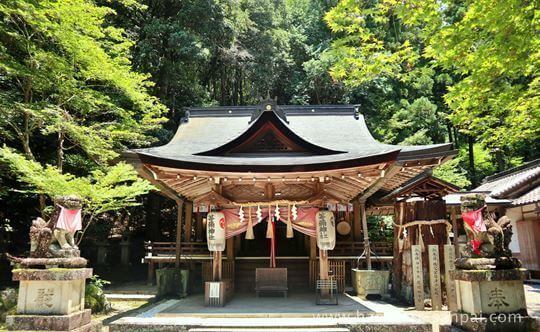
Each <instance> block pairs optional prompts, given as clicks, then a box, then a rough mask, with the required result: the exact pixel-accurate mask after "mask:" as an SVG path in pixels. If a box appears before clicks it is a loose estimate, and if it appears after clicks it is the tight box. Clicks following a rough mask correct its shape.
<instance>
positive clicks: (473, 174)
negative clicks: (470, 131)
mask: <svg viewBox="0 0 540 332" xmlns="http://www.w3.org/2000/svg"><path fill="white" fill-rule="evenodd" d="M467 138H468V141H469V171H470V176H471V184H472V186H473V188H475V187H476V185H477V183H476V180H477V179H476V169H475V167H474V138H473V137H472V136H468V137H467Z"/></svg>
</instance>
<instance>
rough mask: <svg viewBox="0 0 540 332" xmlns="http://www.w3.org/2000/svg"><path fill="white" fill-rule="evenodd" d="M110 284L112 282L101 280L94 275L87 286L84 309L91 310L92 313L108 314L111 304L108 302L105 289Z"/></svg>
mask: <svg viewBox="0 0 540 332" xmlns="http://www.w3.org/2000/svg"><path fill="white" fill-rule="evenodd" d="M108 284H110V281H107V280H103V279H101V278H99V276H98V275H97V274H94V275H93V276H92V277H91V278H90V280H89V281H88V283H87V284H86V288H85V293H84V307H85V308H86V309H91V310H92V313H106V312H109V311H110V310H111V309H112V308H111V303H110V302H109V301H108V300H107V297H106V296H105V292H103V287H104V286H106V285H108Z"/></svg>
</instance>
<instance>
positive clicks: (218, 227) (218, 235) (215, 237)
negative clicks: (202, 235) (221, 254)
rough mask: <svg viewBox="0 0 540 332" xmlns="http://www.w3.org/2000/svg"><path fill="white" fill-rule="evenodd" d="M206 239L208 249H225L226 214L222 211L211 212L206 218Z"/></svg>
mask: <svg viewBox="0 0 540 332" xmlns="http://www.w3.org/2000/svg"><path fill="white" fill-rule="evenodd" d="M206 241H207V243H208V250H210V251H223V250H225V215H224V214H223V213H221V212H209V213H208V216H207V220H206Z"/></svg>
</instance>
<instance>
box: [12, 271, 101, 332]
mask: <svg viewBox="0 0 540 332" xmlns="http://www.w3.org/2000/svg"><path fill="white" fill-rule="evenodd" d="M91 276H92V269H88V268H79V269H66V268H53V269H15V270H13V280H18V281H19V298H18V300H17V315H11V316H8V317H7V318H6V323H7V328H8V329H9V330H55V331H72V330H77V331H94V330H95V331H98V328H99V325H100V324H91V322H90V310H85V309H84V290H85V280H86V279H87V278H90V277H91Z"/></svg>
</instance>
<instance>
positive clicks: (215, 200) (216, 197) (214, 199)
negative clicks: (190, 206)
mask: <svg viewBox="0 0 540 332" xmlns="http://www.w3.org/2000/svg"><path fill="white" fill-rule="evenodd" d="M193 202H194V203H195V204H202V205H208V204H214V205H217V204H219V205H227V204H231V201H230V200H229V199H227V198H225V197H223V195H220V194H218V193H217V192H215V191H213V190H212V191H210V192H209V193H207V194H204V195H202V196H199V197H197V198H195V199H194V200H193Z"/></svg>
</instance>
